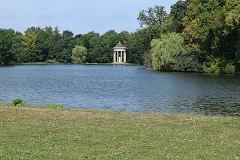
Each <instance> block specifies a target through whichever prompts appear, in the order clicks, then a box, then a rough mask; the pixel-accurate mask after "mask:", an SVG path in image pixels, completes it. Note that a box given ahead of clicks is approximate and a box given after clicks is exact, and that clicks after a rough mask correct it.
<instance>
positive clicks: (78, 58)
mask: <svg viewBox="0 0 240 160" xmlns="http://www.w3.org/2000/svg"><path fill="white" fill-rule="evenodd" d="M86 55H87V49H86V48H85V47H83V46H78V45H77V46H75V48H73V50H72V57H71V58H72V62H73V63H74V64H82V63H85V62H86Z"/></svg>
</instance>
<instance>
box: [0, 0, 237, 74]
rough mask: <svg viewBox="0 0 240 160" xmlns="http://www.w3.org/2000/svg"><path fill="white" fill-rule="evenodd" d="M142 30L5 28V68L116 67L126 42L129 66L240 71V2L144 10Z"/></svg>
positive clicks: (0, 42) (194, 0) (212, 0)
mask: <svg viewBox="0 0 240 160" xmlns="http://www.w3.org/2000/svg"><path fill="white" fill-rule="evenodd" d="M137 19H138V21H139V23H140V29H137V30H136V31H135V32H133V33H129V32H127V31H122V32H120V33H117V32H115V31H114V30H109V31H107V32H106V33H104V34H102V35H100V34H99V33H96V32H89V33H87V34H78V35H75V36H74V34H73V33H72V32H71V31H68V30H66V31H63V32H62V33H60V32H59V30H58V28H57V27H55V28H52V27H45V28H39V27H31V28H28V29H27V30H26V31H25V32H24V33H20V32H17V31H14V30H13V29H0V64H1V65H9V64H14V63H26V62H61V63H111V62H112V59H113V47H114V46H115V45H116V44H117V43H118V42H122V43H123V44H124V45H125V46H126V47H127V48H128V49H127V53H128V54H127V61H128V62H129V63H137V64H145V65H146V66H147V67H152V68H153V69H154V70H160V71H184V72H186V71H190V72H208V73H236V72H239V70H240V0H185V1H183V0H179V1H177V2H176V3H175V4H174V5H172V6H171V11H170V13H169V14H167V12H166V11H165V8H164V7H163V6H158V5H156V6H154V7H149V8H147V9H146V10H142V11H140V12H139V15H138V17H137Z"/></svg>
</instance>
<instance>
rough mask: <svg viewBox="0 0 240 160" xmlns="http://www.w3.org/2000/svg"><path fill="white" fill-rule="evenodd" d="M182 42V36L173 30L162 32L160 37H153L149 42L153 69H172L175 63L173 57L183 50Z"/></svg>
mask: <svg viewBox="0 0 240 160" xmlns="http://www.w3.org/2000/svg"><path fill="white" fill-rule="evenodd" d="M183 44H184V40H183V38H182V36H181V35H180V34H178V33H174V32H173V33H168V34H163V35H162V36H161V38H160V39H154V40H153V41H152V42H151V46H152V48H153V54H152V67H153V69H154V70H168V71H172V70H173V66H174V65H175V64H176V63H177V62H176V59H175V57H176V56H177V55H179V54H181V53H182V52H183V51H184V49H183Z"/></svg>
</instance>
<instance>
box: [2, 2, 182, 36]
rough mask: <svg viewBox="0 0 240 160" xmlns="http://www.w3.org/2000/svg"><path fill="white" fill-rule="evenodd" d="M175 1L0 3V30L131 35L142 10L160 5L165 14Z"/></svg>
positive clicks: (136, 26) (136, 27) (137, 24)
mask: <svg viewBox="0 0 240 160" xmlns="http://www.w3.org/2000/svg"><path fill="white" fill-rule="evenodd" d="M176 2H177V0H64V1H63V0H0V4H1V5H0V28H4V29H8V28H12V29H14V30H17V31H20V32H22V33H23V32H24V31H25V30H26V29H27V28H29V27H31V26H39V27H41V28H44V27H46V26H52V27H55V26H58V28H59V30H60V32H62V31H64V30H70V31H72V32H73V33H74V34H75V35H76V34H85V33H88V32H90V31H95V32H97V33H100V34H103V33H105V32H106V31H108V30H111V29H113V30H115V31H116V32H121V31H128V32H134V31H136V30H137V29H138V28H140V26H139V22H138V21H137V17H138V14H139V12H140V11H141V10H142V9H147V8H148V7H154V6H155V5H161V6H164V7H165V10H166V11H167V12H168V13H169V11H170V6H171V5H173V4H175V3H176Z"/></svg>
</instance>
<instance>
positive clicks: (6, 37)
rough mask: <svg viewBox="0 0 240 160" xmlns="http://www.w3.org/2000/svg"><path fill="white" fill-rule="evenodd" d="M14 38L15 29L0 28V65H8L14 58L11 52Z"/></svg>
mask: <svg viewBox="0 0 240 160" xmlns="http://www.w3.org/2000/svg"><path fill="white" fill-rule="evenodd" d="M13 38H14V30H12V29H0V65H8V64H9V63H10V62H11V61H12V59H13V54H12V52H11V47H12V44H13Z"/></svg>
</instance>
